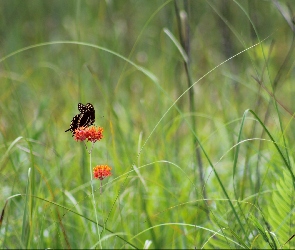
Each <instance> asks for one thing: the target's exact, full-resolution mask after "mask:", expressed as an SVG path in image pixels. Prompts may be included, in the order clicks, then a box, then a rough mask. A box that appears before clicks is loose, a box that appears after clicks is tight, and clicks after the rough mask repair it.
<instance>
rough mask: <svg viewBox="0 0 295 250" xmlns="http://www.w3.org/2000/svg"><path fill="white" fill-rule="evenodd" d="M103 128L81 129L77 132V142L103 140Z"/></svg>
mask: <svg viewBox="0 0 295 250" xmlns="http://www.w3.org/2000/svg"><path fill="white" fill-rule="evenodd" d="M102 132H103V128H102V127H97V128H96V127H95V126H91V127H86V128H85V127H80V128H77V129H76V130H75V140H76V141H85V140H86V139H87V141H91V142H96V141H99V140H101V139H102V138H103V134H102Z"/></svg>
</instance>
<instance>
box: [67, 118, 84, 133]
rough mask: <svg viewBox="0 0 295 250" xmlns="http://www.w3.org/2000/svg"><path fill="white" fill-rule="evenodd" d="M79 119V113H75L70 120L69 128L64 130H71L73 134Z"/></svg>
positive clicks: (78, 125) (78, 124)
mask: <svg viewBox="0 0 295 250" xmlns="http://www.w3.org/2000/svg"><path fill="white" fill-rule="evenodd" d="M80 119H81V114H78V115H75V116H74V117H73V119H72V121H71V124H70V128H69V129H67V130H66V131H65V132H67V131H71V132H72V133H73V134H74V133H75V130H76V129H77V128H79V127H80V122H79V121H80Z"/></svg>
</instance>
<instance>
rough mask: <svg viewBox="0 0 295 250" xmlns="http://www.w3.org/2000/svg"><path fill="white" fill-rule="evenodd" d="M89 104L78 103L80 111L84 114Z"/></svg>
mask: <svg viewBox="0 0 295 250" xmlns="http://www.w3.org/2000/svg"><path fill="white" fill-rule="evenodd" d="M87 104H90V103H87ZM87 104H86V105H84V104H82V103H78V110H79V111H80V113H82V114H83V113H85V112H86V111H87ZM91 105H92V104H91Z"/></svg>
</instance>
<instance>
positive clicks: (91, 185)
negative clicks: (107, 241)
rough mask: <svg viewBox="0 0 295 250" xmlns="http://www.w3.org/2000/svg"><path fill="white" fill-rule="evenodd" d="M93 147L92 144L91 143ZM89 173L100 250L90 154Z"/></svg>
mask: <svg viewBox="0 0 295 250" xmlns="http://www.w3.org/2000/svg"><path fill="white" fill-rule="evenodd" d="M92 145H93V143H92ZM89 158H90V159H89V161H90V164H89V171H90V179H91V195H92V204H93V207H94V212H95V221H96V230H97V234H98V240H99V246H100V249H102V245H101V240H100V233H99V227H98V217H97V210H96V201H95V198H94V189H93V178H92V170H91V164H92V158H91V153H90V154H89Z"/></svg>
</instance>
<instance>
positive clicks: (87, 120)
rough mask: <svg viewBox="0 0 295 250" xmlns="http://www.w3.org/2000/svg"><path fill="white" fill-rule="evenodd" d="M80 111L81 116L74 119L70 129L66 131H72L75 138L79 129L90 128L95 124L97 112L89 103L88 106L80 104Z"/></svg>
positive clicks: (78, 115)
mask: <svg viewBox="0 0 295 250" xmlns="http://www.w3.org/2000/svg"><path fill="white" fill-rule="evenodd" d="M78 110H79V111H80V114H77V115H75V116H74V117H73V119H72V121H71V124H70V128H69V129H67V130H66V131H65V132H67V131H71V132H72V134H73V136H74V134H75V130H76V129H77V128H79V127H89V126H91V125H92V124H93V123H94V122H95V110H94V107H93V105H92V104H91V103H87V104H86V105H84V104H82V103H79V104H78Z"/></svg>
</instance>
